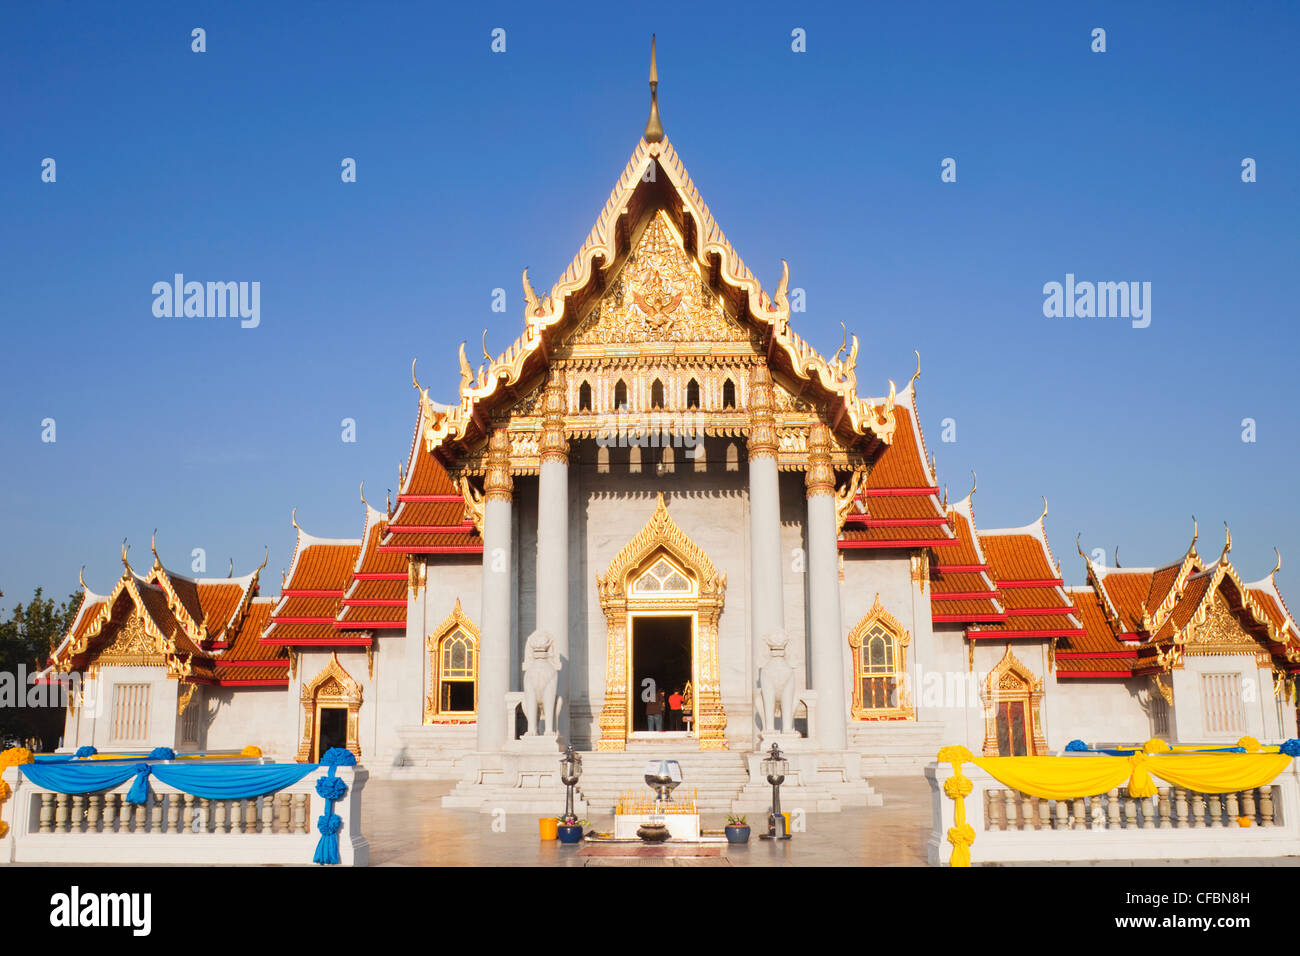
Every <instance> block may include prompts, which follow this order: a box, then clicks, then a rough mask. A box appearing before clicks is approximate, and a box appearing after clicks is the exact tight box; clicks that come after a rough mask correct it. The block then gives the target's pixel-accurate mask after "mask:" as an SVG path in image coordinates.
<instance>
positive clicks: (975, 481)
mask: <svg viewBox="0 0 1300 956" xmlns="http://www.w3.org/2000/svg"><path fill="white" fill-rule="evenodd" d="M979 483H980V480H979V478H977V477H976V475H975V469H974V468H972V469H971V470H970V493H969V494H968V495H966V497H967V498H971V497H974V495H975V489H976V488H978V487H979Z"/></svg>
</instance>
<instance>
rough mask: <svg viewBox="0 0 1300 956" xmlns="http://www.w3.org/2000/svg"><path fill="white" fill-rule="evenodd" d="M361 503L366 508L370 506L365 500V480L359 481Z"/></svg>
mask: <svg viewBox="0 0 1300 956" xmlns="http://www.w3.org/2000/svg"><path fill="white" fill-rule="evenodd" d="M361 503H362V504H363V505H365V506H366V507H367V508H369V507H370V502H368V501H366V483H365V481H362V482H361Z"/></svg>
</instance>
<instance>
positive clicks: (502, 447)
mask: <svg viewBox="0 0 1300 956" xmlns="http://www.w3.org/2000/svg"><path fill="white" fill-rule="evenodd" d="M513 500H514V481H513V479H512V478H511V477H510V436H509V435H507V434H506V430H505V429H504V428H498V429H497V430H496V431H494V432H493V433H492V437H491V439H490V440H489V442H488V457H487V474H486V476H485V478H484V480H483V608H482V611H481V613H480V614H479V622H480V623H479V631H480V639H479V655H478V715H477V729H478V750H479V751H480V752H488V751H498V750H500V749H501V748H502V747H503V746H504V745H505V742H506V741H507V740H509V739H512V738H513V737H514V733H513V730H514V728H513V727H508V726H507V721H506V712H505V697H506V693H507V692H508V691H509V690H510V676H511V675H510V644H511V634H510V591H511V586H512V581H513V574H512V573H511V567H510V555H511V550H510V537H511V524H512V515H511V508H512V505H513Z"/></svg>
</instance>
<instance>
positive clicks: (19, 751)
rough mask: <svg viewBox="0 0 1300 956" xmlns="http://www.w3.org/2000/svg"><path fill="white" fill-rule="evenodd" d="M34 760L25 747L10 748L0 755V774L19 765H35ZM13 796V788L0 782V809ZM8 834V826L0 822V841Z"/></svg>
mask: <svg viewBox="0 0 1300 956" xmlns="http://www.w3.org/2000/svg"><path fill="white" fill-rule="evenodd" d="M35 761H36V758H35V757H34V756H32V752H31V751H30V750H28V749H27V748H26V747H10V748H9V749H8V750H6V751H5V752H4V753H0V772H3V771H5V770H7V769H9V768H10V767H17V766H19V765H21V764H26V763H35ZM12 795H13V788H11V787H10V786H9V784H8V783H6V782H5V781H3V780H0V809H3V808H4V802H5V801H6V800H8V799H9V797H10V796H12ZM8 832H9V824H7V823H5V822H4V821H3V820H0V839H3V838H4V836H5V834H7V833H8Z"/></svg>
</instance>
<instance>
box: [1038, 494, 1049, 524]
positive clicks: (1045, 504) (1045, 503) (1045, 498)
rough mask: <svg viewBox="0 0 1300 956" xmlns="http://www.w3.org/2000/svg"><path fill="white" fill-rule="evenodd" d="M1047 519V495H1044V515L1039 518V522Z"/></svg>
mask: <svg viewBox="0 0 1300 956" xmlns="http://www.w3.org/2000/svg"><path fill="white" fill-rule="evenodd" d="M1046 517H1047V495H1043V513H1042V514H1040V515H1039V516H1038V520H1039V521H1042V520H1043V519H1044V518H1046Z"/></svg>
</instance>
